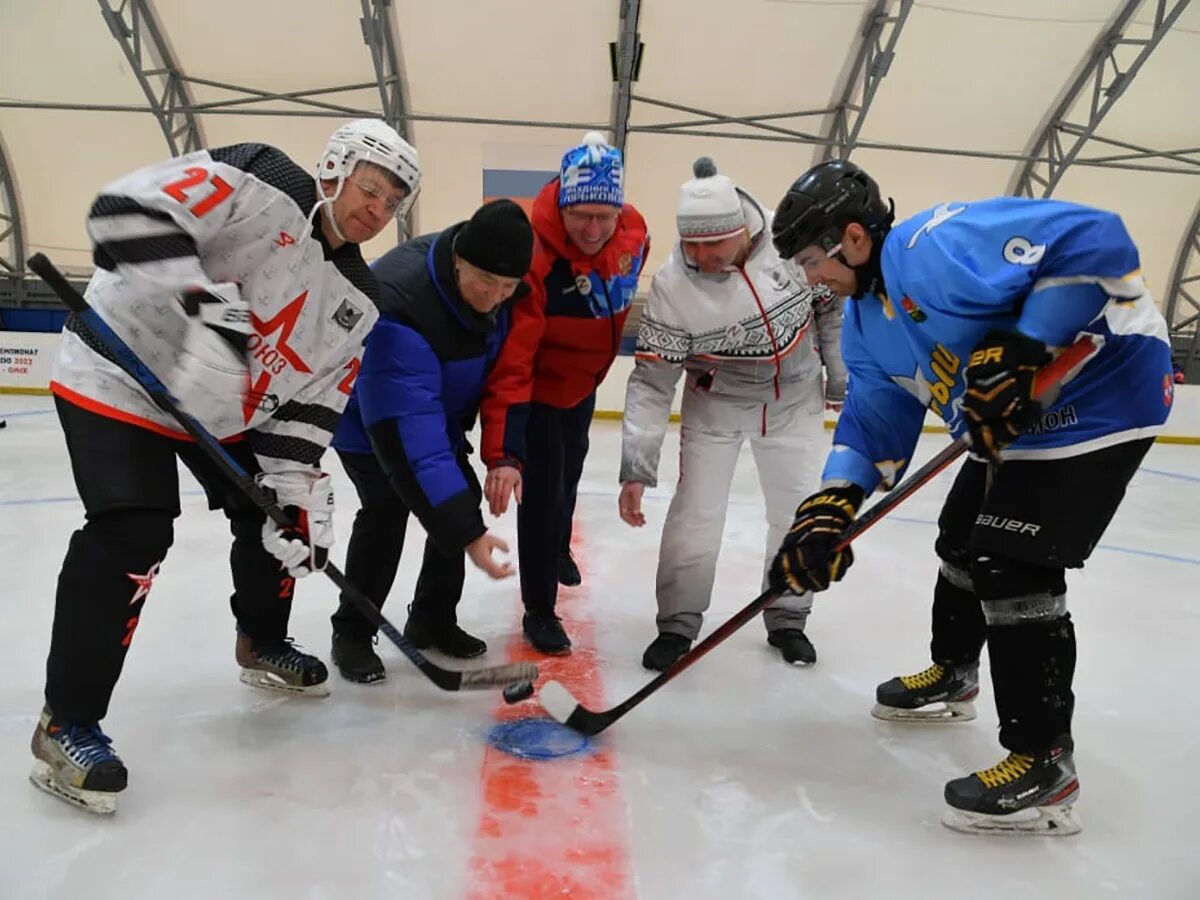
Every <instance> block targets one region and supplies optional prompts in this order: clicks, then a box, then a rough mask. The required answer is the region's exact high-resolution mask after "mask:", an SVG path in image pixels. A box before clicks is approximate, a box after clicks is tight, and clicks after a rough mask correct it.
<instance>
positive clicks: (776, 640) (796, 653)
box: [767, 628, 817, 666]
mask: <svg viewBox="0 0 1200 900" xmlns="http://www.w3.org/2000/svg"><path fill="white" fill-rule="evenodd" d="M767 643H768V644H770V645H771V646H772V647H774V648H775V649H777V650H778V651H779V655H780V656H782V657H783V661H784V662H785V663H790V664H791V665H793V666H811V665H812V664H813V663H815V662H816V661H817V648H816V647H814V646H813V645H812V641H810V640H809V639H808V635H806V634H805V633H804V632H803V631H801V630H800V629H799V628H780V629H777V630H776V631H768V632H767Z"/></svg>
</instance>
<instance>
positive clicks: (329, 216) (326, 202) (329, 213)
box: [308, 175, 350, 244]
mask: <svg viewBox="0 0 1200 900" xmlns="http://www.w3.org/2000/svg"><path fill="white" fill-rule="evenodd" d="M345 186H346V176H345V175H339V176H338V179H337V188H336V189H335V190H334V192H333V196H327V197H323V198H322V199H320V200H318V201H317V202H316V203H315V204H313V208H312V210H311V211H310V212H309V214H308V226H309V228H311V227H312V224H313V219H315V218H316V216H317V210H319V209H321V208H322V207H326V209H325V219H326V220H327V221H328V222H329V225H330V227H331V228H332V229H333V233H334V234H336V235H337V238H338V240H339V241H341V242H342V243H343V244H348V243H350V241H349V239H348V238H347V237H346V236H345V235H344V234H342V229H340V228H338V223H337V219H335V218H334V216H333V201H334V200H336V199H337V198H338V197H340V196H341V195H342V188H343V187H345ZM317 193H319V194H321V193H324V191H323V189H322V187H321V179H320V178H318V179H317Z"/></svg>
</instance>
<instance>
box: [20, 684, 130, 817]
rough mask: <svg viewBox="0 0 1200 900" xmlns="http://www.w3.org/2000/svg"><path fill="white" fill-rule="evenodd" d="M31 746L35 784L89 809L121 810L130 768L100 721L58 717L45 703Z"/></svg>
mask: <svg viewBox="0 0 1200 900" xmlns="http://www.w3.org/2000/svg"><path fill="white" fill-rule="evenodd" d="M30 749H31V750H33V757H34V763H33V771H31V772H30V773H29V780H30V781H31V782H32V783H33V785H34V787H37V788H40V789H41V790H43V791H45V792H46V793H48V794H51V795H53V796H55V797H58V798H59V799H61V800H66V801H67V802H68V803H70V804H72V805H74V806H78V807H80V808H81V809H86V810H87V811H88V812H94V813H100V814H102V815H111V814H112V813H114V812H116V810H117V794H118V793H119V792H121V791H123V790H125V786H126V784H128V781H129V773H128V772H127V771H126V769H125V764H124V763H122V762H121V758H120V757H119V756H117V754H116V753H114V752H113V750H112V740H111V739H110V738H109V737H108V736H107V735H106V734H105V733H104V732H103V731H101V730H100V725H99V724H98V723H94V722H93V723H92V724H90V725H76V724H70V723H66V722H58V721H55V719H54V717H53V715H52V714H51V713H50V710H49V709H45V708H44V709H43V710H42V715H41V718H40V719H39V720H38V725H37V728H35V729H34V731H33V739H32V740H31V741H30Z"/></svg>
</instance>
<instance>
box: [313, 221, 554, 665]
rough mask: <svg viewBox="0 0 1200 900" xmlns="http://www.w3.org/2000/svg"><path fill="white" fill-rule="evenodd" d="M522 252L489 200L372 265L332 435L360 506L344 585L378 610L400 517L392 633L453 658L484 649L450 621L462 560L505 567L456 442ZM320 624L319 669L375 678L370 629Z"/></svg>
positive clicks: (524, 232)
mask: <svg viewBox="0 0 1200 900" xmlns="http://www.w3.org/2000/svg"><path fill="white" fill-rule="evenodd" d="M532 255H533V230H532V228H531V227H530V225H529V220H528V219H527V218H526V216H525V213H524V212H523V211H522V210H521V208H520V207H519V206H518V205H517V204H515V203H513V202H512V201H511V200H495V201H492V202H490V203H486V204H484V205H483V206H481V207H480V208H479V209H478V210H476V212H475V214H474V215H473V216H472V217H471V219H470V221H468V222H461V223H459V224H457V225H454V226H452V227H450V228H447V229H446V230H445V231H442V232H439V233H437V234H429V235H424V236H422V237H418V238H415V239H414V240H411V241H409V242H408V243H406V244H403V245H401V246H399V247H396V248H395V249H393V250H390V251H389V252H388V253H387V254H385V255H384V256H383V257H382V258H381V259H379V261H378V262H377V263H376V264H375V266H374V272H375V276H376V278H377V279H378V280H379V285H380V288H381V293H382V302H381V304H380V318H379V322H378V323H377V324H376V325H375V327H374V328H373V329H372V331H371V333H370V336H369V337H368V338H367V345H366V350H365V351H364V353H363V360H362V368H361V370H360V371H359V372H358V375H357V383H355V384H354V390H353V393H352V394H351V397H350V402H349V404H348V405H347V406H346V412H345V414H344V415H343V417H342V420H341V422H340V424H339V425H338V430H337V433H336V434H335V435H334V438H333V446H334V449H336V450H337V452H338V456H339V457H341V460H342V465H343V467H344V468H345V470H346V473H347V474H348V475H349V476H350V480H351V481H352V482H353V483H354V487H355V489H356V490H357V491H358V497H359V501H360V502H361V503H362V508H361V509H360V510H359V511H358V513H357V515H356V516H355V519H354V530H353V532H352V534H351V536H350V546H349V549H348V550H347V552H346V577H347V578H348V579H349V580H350V581H351V582H352V583H353V584H354V585H355V586H357V587H358V588H360V589H361V590H363V591H364V592H365V593H366V595H367V596H368V597H369V598H370V599H371V602H373V603H374V604H375V605H376V606H379V607H382V606H383V602H384V600H385V599H386V598H387V595H388V592H389V591H390V590H391V588H392V583H393V582H394V581H395V578H396V570H397V568H398V567H399V564H400V553H401V550H402V549H403V546H404V533H405V530H406V528H407V525H408V516H409V513H412V514H414V515H415V516H416V517H417V518H418V519H419V520H420V522H421V525H422V527H423V528H424V529H425V531H426V533H427V534H428V537H427V539H426V541H425V556H424V559H423V560H422V563H421V574H420V577H419V578H418V580H417V587H416V592H415V596H414V598H413V603H412V606H411V607H410V608H409V618H408V622H407V624H406V625H405V627H404V635H405V637H407V638H408V639H409V640H411V641H412V642H413V643H414V644H416V646H418V647H420V648H422V649H424V648H427V647H434V648H436V649H438V650H440V651H442V652H443V653H446V654H448V655H450V656H455V657H460V658H468V657H472V656H479V655H480V654H482V653H484V652H485V651H486V650H487V645H486V644H485V643H484V642H483V641H481V640H479V639H478V638H476V637H473V636H472V635H470V634H468V633H467V632H465V631H463V630H462V629H461V628H459V627H458V623H457V617H456V612H455V611H456V608H457V605H458V601H459V599H460V597H461V596H462V588H463V581H464V578H465V575H466V573H465V563H464V561H463V554H464V551H465V553H466V555H467V556H469V557H470V558H471V562H473V563H474V564H475V565H476V566H478V567H479V568H480V569H482V570H483V571H484V572H486V573H487V574H488V575H490V576H491V577H492V578H505V577H507V576H509V575H511V574H512V565H511V563H508V562H505V561H501V560H498V559H496V558H494V557H493V552H494V551H496V550H499V551H501V552H502V553H507V552H508V545H507V544H506V543H505V542H504V541H502V540H500V539H499V538H497V537H494V536H493V535H491V534H489V533H488V531H487V529H486V527H485V526H484V524H483V515H482V513H481V512H480V498H481V496H482V492H481V490H480V486H479V481H478V479H477V478H476V477H475V473H474V472H473V471H472V470H471V466H470V464H469V462H468V461H467V455H468V454H469V453H470V452H471V450H472V448H471V446H470V444H468V443H467V439H466V432H467V431H469V430H470V428H471V426H472V424H473V422H474V419H475V416H476V414H477V412H478V409H479V395H480V393H481V392H482V390H483V382H484V378H485V376H486V375H487V373H488V371H489V370H490V369H491V367H492V364H493V362H494V361H495V359H496V356H497V354H498V353H499V352H500V348H501V346H502V345H503V343H504V339H505V337H506V336H507V334H508V328H509V306H510V303H509V302H508V301H509V300H511V299H513V298H514V297H515V296H517V295H519V294H520V292H521V291H522V290H525V288H524V283H523V282H522V280H521V279H522V278H523V277H524V276H525V273H526V271H528V269H529V263H530V259H531V257H532ZM352 377H353V375H352V373H351V378H352ZM332 621H333V653H332V656H333V662H334V664H335V665H336V666H337V667H338V669H339V671H341V673H342V676H343V677H344V678H346V679H347V680H348V681H353V682H358V683H370V682H376V681H381V680H382V679H383V678H384V677H385V672H384V668H383V663H382V662H381V661H380V659H379V657H378V655H377V654H376V653H375V651H374V648H373V646H372V643H373V641H374V638H375V631H376V629H375V626H374V625H372V624H371V623H370V622H369V621H368V620H367V619H366V618H365V617H364V616H363V615H362V614H361V613H359V612H358V611H357V610H356V609H355V607H354V605H353V604H352V603H351V602H350V601H349V599H348V598H347V597H344V596H343V597H342V602H341V605H340V606H339V608H338V610H337V612H336V613H334V615H333V619H332Z"/></svg>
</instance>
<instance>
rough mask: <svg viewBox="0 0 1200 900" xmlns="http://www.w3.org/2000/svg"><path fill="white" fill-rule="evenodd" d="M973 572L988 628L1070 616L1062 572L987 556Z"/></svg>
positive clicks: (1000, 557) (974, 565)
mask: <svg viewBox="0 0 1200 900" xmlns="http://www.w3.org/2000/svg"><path fill="white" fill-rule="evenodd" d="M970 571H971V582H972V584H973V585H974V586H975V591H976V593H977V594H978V595H979V599H980V601H981V602H982V603H983V615H984V618H985V619H986V620H987V624H988V625H1025V624H1028V623H1033V622H1049V621H1053V620H1055V619H1061V618H1062V617H1063V616H1065V615H1066V614H1067V582H1066V578H1065V570H1064V569H1062V568H1051V567H1047V566H1035V565H1032V564H1030V563H1026V562H1020V561H1018V560H1015V559H1006V558H1005V557H1002V556H991V557H988V556H984V557H979V558H978V559H976V560H974V561H973V562H972V563H971V569H970Z"/></svg>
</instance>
